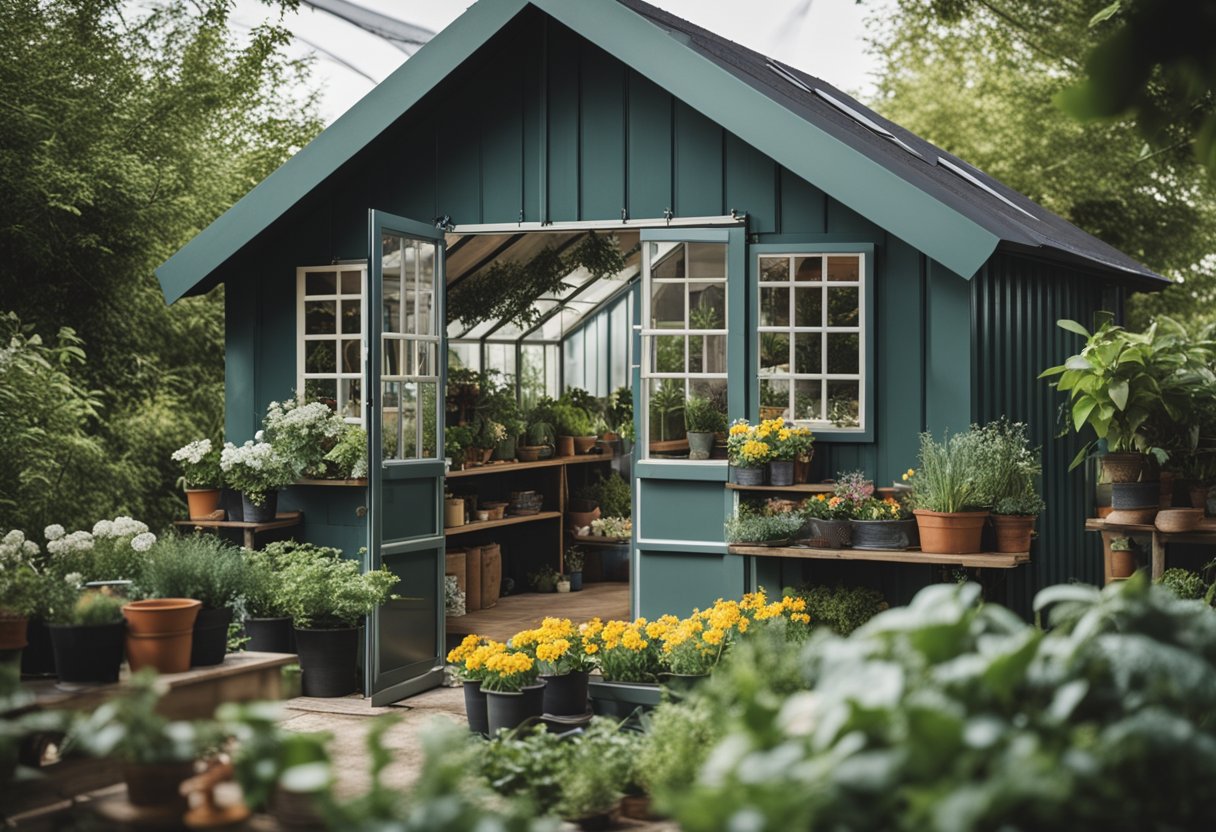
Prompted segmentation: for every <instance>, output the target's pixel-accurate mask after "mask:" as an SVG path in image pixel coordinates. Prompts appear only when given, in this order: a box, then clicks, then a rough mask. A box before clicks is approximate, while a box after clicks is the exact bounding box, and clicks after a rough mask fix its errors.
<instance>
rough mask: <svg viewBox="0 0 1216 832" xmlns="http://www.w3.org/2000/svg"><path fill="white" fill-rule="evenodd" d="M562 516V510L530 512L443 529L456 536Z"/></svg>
mask: <svg viewBox="0 0 1216 832" xmlns="http://www.w3.org/2000/svg"><path fill="white" fill-rule="evenodd" d="M561 516H562V513H561V512H560V511H542V512H540V513H538V514H529V515H527V516H524V517H504V518H503V519H501V520H485V521H483V522H480V523H465V524H464V525H463V526H448V527H447V528H445V529H444V530H443V533H444V535H445V536H447V537H456V536H457V535H461V534H468V533H470V532H480V531H485V530H486V529H497V528H500V527H501V526H515V525H518V524H520V523H535V522H538V521H540V520H554V519H558V518H560V517H561Z"/></svg>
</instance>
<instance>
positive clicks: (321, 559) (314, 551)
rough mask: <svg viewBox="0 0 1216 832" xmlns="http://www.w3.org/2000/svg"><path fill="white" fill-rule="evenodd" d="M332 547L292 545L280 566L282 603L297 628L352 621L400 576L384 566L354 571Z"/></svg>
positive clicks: (380, 600) (371, 608) (372, 606)
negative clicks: (335, 555)
mask: <svg viewBox="0 0 1216 832" xmlns="http://www.w3.org/2000/svg"><path fill="white" fill-rule="evenodd" d="M334 551H335V550H332V549H330V550H325V549H320V548H317V547H309V546H306V545H297V546H295V547H294V548H293V550H292V551H291V553H290V555H289V556H288V557H287V558H285V562H284V564H283V566H282V571H281V575H282V579H283V586H282V593H283V609H284V610H285V611H286V612H287V614H288V615H290V616H291V618H292V622H293V623H294V624H295V626H296V627H299V628H301V629H309V628H311V629H338V628H344V627H356V626H358V625H359V623H360V622H361V620H362V619H363V617H364V616H367V615H370V614H371V613H373V612H374V611H375V610H376V608H377V607H379V606H380V605H381V604H383V603H385V602H386V601H388V600H389V598H390V597H391V596H392V589H393V587H394V586H396V585H397V583H398V582H399V581H400V580H401V579H400V578H398V577H397V576H396V575H394V574H393V573H392V572H390V571H388V569H387V568H386V567H381V568H380V569H375V570H371V571H368V572H365V573H363V574H360V572H359V562H358V561H355V560H347V559H345V558H342V557H333V556H332V554H331V553H332V552H334Z"/></svg>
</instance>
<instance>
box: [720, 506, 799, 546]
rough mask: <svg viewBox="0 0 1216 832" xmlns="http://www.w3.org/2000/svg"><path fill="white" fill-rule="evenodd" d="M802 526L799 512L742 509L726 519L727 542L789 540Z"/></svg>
mask: <svg viewBox="0 0 1216 832" xmlns="http://www.w3.org/2000/svg"><path fill="white" fill-rule="evenodd" d="M801 528H802V517H800V516H799V515H797V514H768V515H766V514H755V513H752V512H745V511H743V510H742V509H741V510H740V512H739V514H738V515H737V516H735V517H732V518H730V519H729V520H727V521H726V542H727V543H771V542H773V541H779V540H789V539H790V538H791V537H793V536H795V535H796V534H798V532H799V530H800V529H801Z"/></svg>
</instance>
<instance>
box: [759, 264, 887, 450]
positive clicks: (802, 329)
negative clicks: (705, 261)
mask: <svg viewBox="0 0 1216 832" xmlns="http://www.w3.org/2000/svg"><path fill="white" fill-rule="evenodd" d="M803 257H818V258H821V259H822V266H821V268H822V269H823V272H824V273H823V277H822V279H821V280H820V281H795V280H794V271H793V269H794V260H795V259H796V258H803ZM830 257H856V258H857V261H858V279H857V280H828V279H827V274H826V271H827V263H828V258H830ZM869 257H870V255H869V254H867V253H866V252H864V251H856V250H849V248H848V247H847V246H842V247H841V248H840V249H833V250H816V251H808V250H806V249H801V248H799V247H798V246H797V245H792V246H790V247H789V249H788V250H778V249H773V250H767V251H760V252H757V253H756V260H755V268H756V298H755V302H756V309H757V318H756V323H757V326H756V340H755V350H756V353H755V354H756V365H755V370H756V375H757V378H758V379H759V380H760V382H763V381H765V380H772V381H787V382H788V383H789V394H788V396H789V398H788V407H789V411H790V413H791V414H792V415H795V416H796V415H797V410H796V409H795V407H794V401H795V396H796V395H797V392H796V391H797V383H798V382H799V381H818V382H819V384H820V391H819V392H820V402H821V406H822V407H823V408H825V410H826V408H827V406H828V401H829V399H828V394H827V389H828V383H829V382H832V381H856V382H857V424H856V425H849V426H843V427H842V426H839V425H837V424H836V423H834V422H832V421H830V420H828V419H792V420H791V421H793V422H794V423H795V424H797V425H803V426H806V427H809V428H811V429H812V430H813V431H815V432H817V433H824V434H836V435H850V434H855V435H864V434H866V433H867V432H868V431H869V430H870V426H869V425H867V424H866V415H867V413H868V412H869V411H868V405H869V404H870V403H869V401H868V399H867V391H866V387H867V385H866V370H867V367H868V361H869V355H868V354H867V337H866V336H867V328H868V327H869V326H870V325H871V322H870V321H869V318H868V316H867V314H866V310H867V308H868V306H869V303H868V301H869V298H868V297H867V294H868V291H869V287H868V286H867V279H866V275H867V273H868V271H867V270H868V268H869V267H870V263H869V261H868V258H869ZM781 258H785V259H787V260H789V262H790V271H789V279H788V280H783V281H781V280H778V281H773V280H764V279H763V274H764V273H763V271H762V269H761V261H762V260H765V259H781ZM799 285H802V286H803V288H809V287H812V286H813V287H817V288H819V289H820V291H821V292H822V293H823V300H822V313H821V314H822V315H824V316H825V318H824V320H825V323H824V324H823V325H822V326H796V325H795V324H794V321H795V320H796V318H795V304H796V291H795V290H796V288H797V287H798V286H799ZM765 288H786V289H788V290H789V321H790V323H789V324H788V325H785V326H772V325H770V326H765V325H763V324H761V323H760V318H759V314H760V309H761V308H762V307H761V302H762V293H763V290H764V289H765ZM836 288H840V289H844V288H856V289H857V313H858V325H857V326H854V327H841V326H830V325H828V324H827V323H826V316H827V314H828V301H827V292H828V290H829V289H836ZM768 333H774V334H780V335H787V336H789V339H790V344H789V349H790V370H789V372H786V373H777V374H765V373H764V372H763V368H762V367H761V366H760V356H761V351H760V337H761V335H762V334H768ZM799 334H803V335H806V334H810V335H814V334H819V335H820V360H821V365H820V366H821V367H822V371H821V372H819V373H799V372H796V367H795V366H794V358H793V355H794V346H795V340H794V336H795V335H799ZM831 334H840V335H851V334H856V335H857V345H858V348H857V358H858V365H857V367H858V372H856V373H831V372H828V365H827V361H828V349H827V336H828V335H831ZM761 401H762V399H761Z"/></svg>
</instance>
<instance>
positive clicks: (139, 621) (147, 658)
mask: <svg viewBox="0 0 1216 832" xmlns="http://www.w3.org/2000/svg"><path fill="white" fill-rule="evenodd" d="M202 607H203V602H202V601H196V600H194V599H193V598H152V599H149V600H147V601H132V602H131V603H130V604H127V605H125V606H124V607H123V608H122V614H123V616H124V617H125V618H126V619H127V663H128V664H130V665H131V672H132V673H135V672H138V671H139V670H141V669H143V668H145V667H151V668H155V669H156V671H157V672H159V673H185V672H186V671H187V670H189V669H190V644H191V642H192V640H193V638H194V622H195V619H197V618H198V612H199V610H200V609H202Z"/></svg>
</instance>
